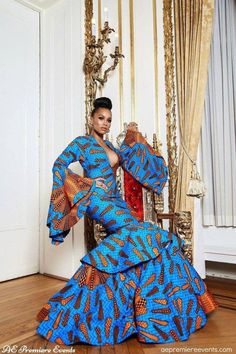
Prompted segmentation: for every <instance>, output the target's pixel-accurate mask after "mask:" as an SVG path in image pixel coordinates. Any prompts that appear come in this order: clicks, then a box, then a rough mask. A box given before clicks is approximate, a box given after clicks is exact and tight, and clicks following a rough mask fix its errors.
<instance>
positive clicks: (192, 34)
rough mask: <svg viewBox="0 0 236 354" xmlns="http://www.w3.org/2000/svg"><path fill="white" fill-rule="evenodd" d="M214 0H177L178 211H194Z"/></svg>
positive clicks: (175, 10) (175, 8)
mask: <svg viewBox="0 0 236 354" xmlns="http://www.w3.org/2000/svg"><path fill="white" fill-rule="evenodd" d="M213 13H214V0H174V21H175V47H176V48H175V52H176V53H175V55H176V76H177V77H176V83H177V100H178V101H177V102H178V112H179V128H180V146H179V147H180V150H179V167H178V180H177V190H176V203H175V211H183V210H186V211H191V213H192V215H193V213H194V198H193V197H188V196H187V195H186V193H187V190H188V184H189V179H190V175H191V169H192V162H191V159H192V160H196V156H197V149H198V143H199V138H200V130H201V124H202V115H203V107H204V97H205V89H206V83H207V68H208V60H209V53H210V44H211V36H212V22H213Z"/></svg>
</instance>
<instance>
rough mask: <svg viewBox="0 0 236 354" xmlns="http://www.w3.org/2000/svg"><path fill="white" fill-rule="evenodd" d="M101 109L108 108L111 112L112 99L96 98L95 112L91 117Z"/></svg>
mask: <svg viewBox="0 0 236 354" xmlns="http://www.w3.org/2000/svg"><path fill="white" fill-rule="evenodd" d="M99 108H107V109H109V110H111V109H112V102H111V100H110V98H108V97H98V98H96V100H94V101H93V110H92V112H91V116H93V115H94V113H95V112H96V111H97V110H98V109H99Z"/></svg>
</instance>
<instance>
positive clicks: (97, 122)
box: [92, 108, 112, 135]
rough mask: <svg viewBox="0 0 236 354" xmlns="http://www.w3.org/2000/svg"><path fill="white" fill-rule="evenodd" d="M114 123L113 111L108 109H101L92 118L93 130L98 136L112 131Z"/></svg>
mask: <svg viewBox="0 0 236 354" xmlns="http://www.w3.org/2000/svg"><path fill="white" fill-rule="evenodd" d="M111 121H112V114H111V111H110V110H109V109H107V108H99V109H97V110H96V112H95V113H94V115H93V116H92V125H93V130H94V131H95V132H96V133H97V134H102V135H103V134H106V133H108V132H109V130H110V126H111Z"/></svg>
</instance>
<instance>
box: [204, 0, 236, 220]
mask: <svg viewBox="0 0 236 354" xmlns="http://www.w3.org/2000/svg"><path fill="white" fill-rule="evenodd" d="M235 84H236V2H235V1H234V0H224V1H222V0H215V21H214V32H213V39H212V47H211V56H210V62H209V74H208V83H207V91H206V98H205V107H204V119H203V127H202V132H201V145H202V169H203V177H204V181H205V183H206V186H207V191H208V192H207V194H206V196H205V198H204V199H203V224H204V225H215V226H236V181H235V178H236V104H235V102H236V87H235Z"/></svg>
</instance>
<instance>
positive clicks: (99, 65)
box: [83, 0, 124, 134]
mask: <svg viewBox="0 0 236 354" xmlns="http://www.w3.org/2000/svg"><path fill="white" fill-rule="evenodd" d="M92 18H93V2H92V0H85V58H84V64H83V70H84V73H85V90H86V92H85V97H86V102H85V103H86V124H85V128H86V134H89V130H90V128H89V124H88V120H89V117H90V114H91V111H92V107H93V101H94V99H95V98H96V93H97V87H98V83H99V84H100V85H101V86H104V84H105V83H106V82H107V80H108V77H109V74H110V73H111V71H114V70H115V68H116V66H117V65H118V63H119V61H120V59H121V58H122V57H123V58H124V55H123V54H122V53H120V50H119V46H115V50H114V53H111V54H110V57H111V58H112V59H113V63H112V65H111V66H110V67H108V68H107V69H106V70H104V71H103V72H102V69H103V65H104V64H105V63H106V60H107V56H106V55H104V46H105V45H106V44H108V43H111V40H110V34H111V33H113V32H115V30H114V29H113V28H111V27H109V23H108V21H105V22H104V26H103V28H102V29H101V30H100V31H99V33H98V38H96V36H95V35H93V33H92Z"/></svg>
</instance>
